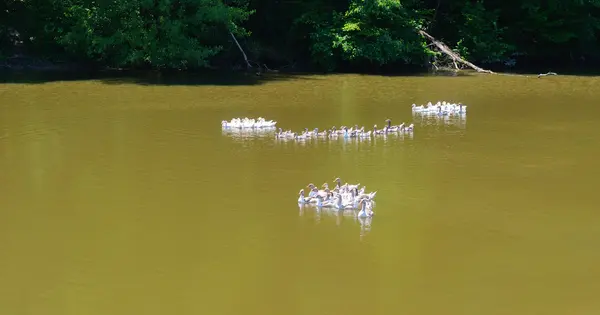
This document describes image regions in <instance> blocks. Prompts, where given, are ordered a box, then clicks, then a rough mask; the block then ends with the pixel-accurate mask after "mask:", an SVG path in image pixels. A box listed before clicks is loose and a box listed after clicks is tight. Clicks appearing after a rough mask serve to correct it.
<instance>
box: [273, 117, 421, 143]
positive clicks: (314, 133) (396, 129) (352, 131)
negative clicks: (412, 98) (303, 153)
mask: <svg viewBox="0 0 600 315" xmlns="http://www.w3.org/2000/svg"><path fill="white" fill-rule="evenodd" d="M385 122H386V125H385V126H384V127H383V128H382V129H377V125H374V126H373V130H365V127H364V126H362V127H360V128H359V127H358V125H354V127H350V128H348V127H347V126H341V127H340V128H339V129H338V128H337V127H335V126H334V127H332V128H331V129H329V130H323V131H319V128H315V129H313V130H309V129H308V128H304V131H302V133H298V132H293V131H291V130H286V131H283V129H281V128H279V131H278V132H277V133H276V134H275V137H276V138H277V139H294V140H299V141H302V140H307V139H312V138H329V139H337V138H339V137H343V138H371V137H372V136H385V135H388V134H390V133H411V134H412V132H413V131H414V129H415V126H414V124H410V125H408V126H406V125H405V123H401V124H400V125H395V126H393V125H392V120H391V119H386V121H385Z"/></svg>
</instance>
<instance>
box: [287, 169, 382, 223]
mask: <svg viewBox="0 0 600 315" xmlns="http://www.w3.org/2000/svg"><path fill="white" fill-rule="evenodd" d="M334 182H335V187H334V188H333V189H329V184H327V183H324V184H323V185H322V186H321V188H323V189H319V188H317V187H316V186H315V185H314V184H312V183H311V184H308V186H306V187H307V188H308V190H309V193H308V196H306V195H305V192H304V189H301V190H300V192H299V193H298V196H299V197H298V203H299V204H310V205H314V206H315V207H317V208H319V209H320V208H332V209H335V210H336V211H343V212H346V211H351V212H352V213H354V215H355V216H357V217H359V218H367V217H372V216H373V215H374V214H375V213H374V212H373V207H374V206H375V200H374V198H375V195H376V194H377V192H376V191H375V192H370V193H366V192H365V188H366V187H365V186H363V187H362V188H360V184H356V185H351V184H348V183H346V184H344V185H342V182H341V180H340V178H339V177H338V178H336V179H334Z"/></svg>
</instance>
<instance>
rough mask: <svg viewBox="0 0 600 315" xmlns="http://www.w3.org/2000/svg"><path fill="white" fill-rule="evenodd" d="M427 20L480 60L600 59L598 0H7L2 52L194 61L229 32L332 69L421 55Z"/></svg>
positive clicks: (121, 61)
mask: <svg viewBox="0 0 600 315" xmlns="http://www.w3.org/2000/svg"><path fill="white" fill-rule="evenodd" d="M419 29H424V30H427V32H428V33H430V34H432V35H433V36H435V37H436V38H439V39H440V40H442V41H444V42H445V43H446V44H448V45H449V46H451V47H455V49H456V50H457V51H458V52H459V53H460V54H461V55H462V56H464V57H466V58H467V59H469V60H471V61H473V62H503V61H506V60H507V59H508V58H510V57H511V55H513V54H514V53H519V54H520V55H528V56H529V58H534V59H537V60H546V59H547V58H554V59H553V60H561V59H581V58H583V57H586V58H587V57H595V58H600V49H598V48H600V46H599V44H598V35H599V34H600V0H547V1H542V0H524V1H517V0H475V1H473V0H460V1H439V0H405V1H402V2H401V1H400V0H343V1H336V0H278V1H272V0H121V1H116V0H5V1H0V54H3V55H5V56H7V55H10V54H12V53H14V52H17V51H19V52H21V51H22V52H24V53H27V54H35V55H38V56H42V57H45V56H48V57H50V56H51V57H56V56H60V57H62V58H63V59H64V58H66V59H75V60H83V61H91V62H96V63H98V64H101V65H106V66H114V67H150V68H155V69H188V68H198V67H206V66H208V65H209V63H210V62H211V61H213V60H215V57H217V56H219V58H232V57H233V58H237V57H238V56H239V52H238V51H237V47H236V46H235V45H233V44H232V42H231V36H230V34H229V32H232V33H233V34H235V35H236V36H237V37H238V38H240V39H241V38H243V37H246V36H251V41H243V40H242V41H241V44H242V46H244V48H245V49H247V51H248V52H249V53H250V54H251V56H250V57H251V58H252V57H257V58H272V59H278V60H280V61H283V62H288V63H289V62H290V61H291V60H305V61H308V62H309V64H311V65H316V66H318V67H320V68H322V69H324V70H327V71H333V70H341V69H344V68H346V67H348V66H360V67H363V68H365V67H367V68H369V67H378V66H381V65H393V66H394V67H402V65H404V64H412V65H422V64H423V63H424V61H425V60H426V59H427V58H428V57H429V56H431V55H433V54H435V53H434V52H433V51H431V50H430V49H429V46H428V45H427V44H428V43H427V41H426V40H425V39H424V38H422V37H421V36H420V35H419V34H418V32H417V30H419ZM227 50H231V52H230V53H228V54H226V53H224V52H226V51H227ZM267 50H268V53H267ZM282 55H285V56H282Z"/></svg>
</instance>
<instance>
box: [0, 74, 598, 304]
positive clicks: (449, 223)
mask: <svg viewBox="0 0 600 315" xmlns="http://www.w3.org/2000/svg"><path fill="white" fill-rule="evenodd" d="M5 81H6V82H5V83H3V84H0V188H1V189H2V197H1V198H0V252H2V257H0V279H2V281H0V305H1V306H2V310H3V311H4V312H5V313H6V314H15V315H16V314H44V315H53V314H56V315H59V314H60V315H69V314H73V315H75V314H77V315H79V314H86V315H95V314H98V315H100V314H111V315H120V314H123V315H131V314H145V315H151V314H179V315H183V314H261V315H262V314H314V315H317V314H444V315H450V314H457V315H459V314H460V315H470V314H473V315H481V314H486V315H488V314H511V315H516V314H527V315H529V314H546V315H549V314H594V313H598V312H600V300H598V299H597V292H599V291H600V254H599V253H600V252H599V251H598V243H599V242H600V224H599V223H598V216H599V214H598V209H600V207H599V206H600V203H599V202H598V197H597V195H596V194H597V184H596V183H597V180H598V174H599V173H600V163H598V156H599V154H600V145H599V144H600V133H599V132H598V130H597V128H598V126H600V107H599V106H598V95H600V79H598V78H596V77H591V76H590V77H577V76H552V77H550V76H549V77H544V78H536V77H535V76H533V77H525V76H501V75H494V76H492V75H473V76H458V77H440V76H437V77H434V76H407V77H391V76H362V75H330V76H308V75H305V76H302V75H298V76H283V75H281V76H273V77H268V78H256V79H253V80H251V81H250V80H240V81H236V80H232V81H231V82H226V81H219V80H215V81H211V80H200V81H194V80H189V79H181V80H163V79H160V78H159V79H152V80H141V79H128V78H115V79H110V78H97V79H93V78H86V79H80V80H63V81H60V80H48V81H39V80H38V81H36V80H32V81H31V82H27V81H26V80H14V81H10V80H5ZM442 100H446V101H453V102H462V103H464V104H466V105H467V106H468V113H467V115H465V116H464V117H462V118H460V119H454V118H453V119H439V118H435V117H424V116H423V115H413V113H412V112H411V104H412V103H416V104H423V103H427V102H428V101H432V102H437V101H442ZM259 116H261V117H264V118H266V119H272V120H275V121H277V126H278V127H281V128H283V129H284V130H287V129H291V130H294V131H301V130H302V129H303V128H305V127H306V128H310V129H312V128H315V127H318V128H320V129H321V130H323V129H325V128H331V127H332V126H338V127H339V126H341V125H347V126H354V125H355V124H357V125H359V126H365V128H366V129H372V126H373V125H375V124H377V125H378V126H379V127H382V126H383V125H384V124H385V119H387V118H389V119H392V123H393V124H399V123H401V122H405V123H407V124H409V123H414V124H415V130H414V133H413V135H412V136H408V135H405V136H401V135H394V136H389V137H387V138H385V139H384V138H383V137H378V138H373V139H371V140H360V141H359V140H356V139H349V140H345V139H341V138H340V139H331V140H327V139H322V140H312V141H306V142H298V141H281V140H277V139H275V137H274V136H273V134H272V133H270V134H258V133H257V134H254V135H253V134H240V133H237V134H236V133H227V132H223V131H222V130H221V126H220V122H221V121H222V120H229V119H231V118H235V117H259ZM336 177H340V178H341V180H342V182H343V183H345V182H348V183H360V184H361V185H366V189H367V191H377V197H376V200H377V204H376V207H375V209H374V210H375V213H376V215H375V216H374V217H373V218H372V219H361V220H358V219H356V218H353V217H352V216H339V215H336V213H334V212H331V211H325V210H322V211H315V208H314V207H308V206H307V207H304V208H299V207H298V204H297V202H296V200H297V198H298V191H299V190H300V189H302V188H304V189H306V185H307V184H309V183H314V184H316V185H317V186H321V184H323V183H325V182H327V183H329V185H330V186H333V184H334V183H333V179H334V178H336Z"/></svg>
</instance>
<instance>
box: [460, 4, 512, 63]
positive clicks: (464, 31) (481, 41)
mask: <svg viewBox="0 0 600 315" xmlns="http://www.w3.org/2000/svg"><path fill="white" fill-rule="evenodd" d="M498 17H499V12H498V10H490V9H486V8H485V6H484V4H483V0H479V1H477V2H466V3H465V5H464V6H463V8H462V19H463V22H462V23H460V24H459V27H458V34H459V37H460V40H459V41H458V42H457V43H456V46H457V50H458V51H459V53H460V54H461V55H462V56H463V57H465V58H468V59H475V60H481V61H483V62H499V61H502V60H503V59H505V58H506V56H508V55H509V54H510V53H512V52H513V50H514V47H513V46H512V45H510V44H508V43H507V42H506V41H505V40H504V38H503V35H504V32H505V30H506V27H500V26H499V23H498Z"/></svg>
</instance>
